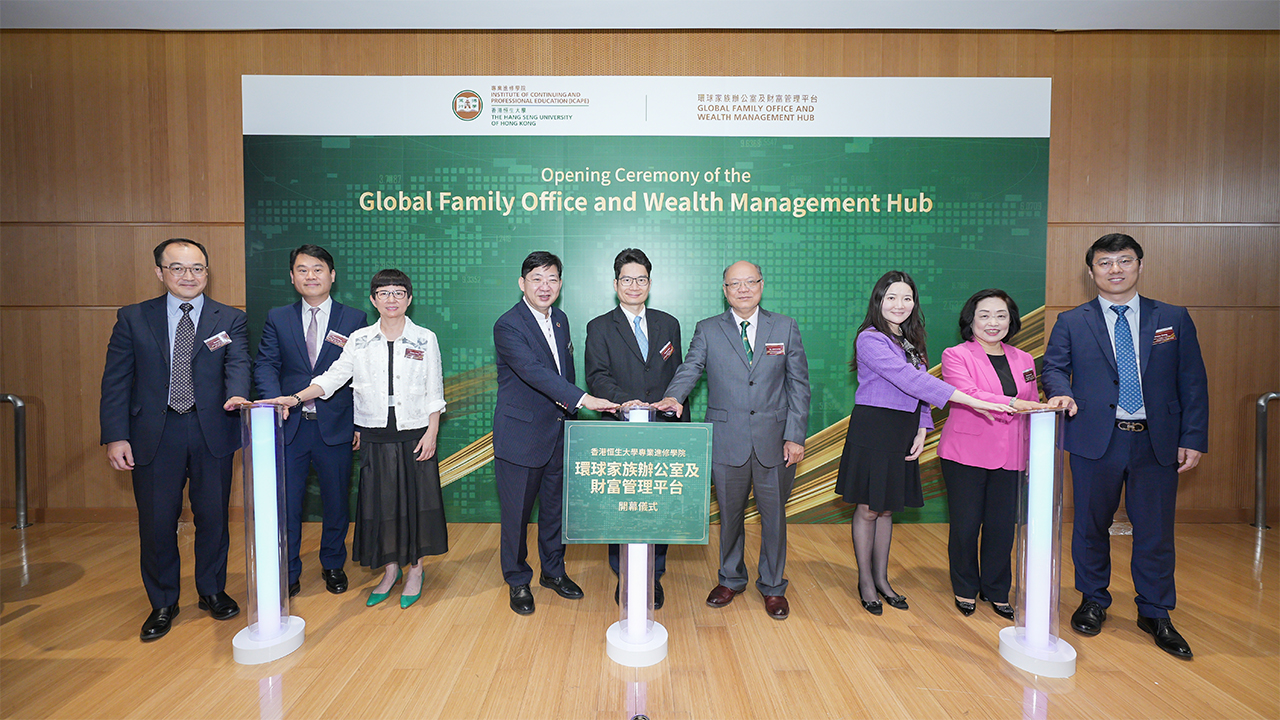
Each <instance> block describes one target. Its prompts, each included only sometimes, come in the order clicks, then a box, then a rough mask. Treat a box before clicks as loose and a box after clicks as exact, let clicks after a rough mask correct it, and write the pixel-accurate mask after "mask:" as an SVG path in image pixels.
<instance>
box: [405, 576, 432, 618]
mask: <svg viewBox="0 0 1280 720" xmlns="http://www.w3.org/2000/svg"><path fill="white" fill-rule="evenodd" d="M426 584H427V578H426V577H423V578H422V582H421V583H420V584H419V585H418V593H417V594H416V595H404V594H401V595H400V609H401V610H406V609H408V607H409V606H410V605H412V604H414V603H416V602H418V598H420V597H422V586H423V585H426Z"/></svg>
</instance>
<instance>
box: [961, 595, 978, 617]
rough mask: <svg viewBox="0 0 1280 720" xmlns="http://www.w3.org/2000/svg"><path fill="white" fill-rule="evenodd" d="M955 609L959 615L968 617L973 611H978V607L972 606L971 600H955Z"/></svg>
mask: <svg viewBox="0 0 1280 720" xmlns="http://www.w3.org/2000/svg"><path fill="white" fill-rule="evenodd" d="M956 609H957V610H959V611H960V614H961V615H964V616H965V617H969V616H970V615H972V614H973V611H974V610H977V609H978V606H977V605H974V604H973V601H972V600H961V599H960V598H956Z"/></svg>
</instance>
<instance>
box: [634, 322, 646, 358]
mask: <svg viewBox="0 0 1280 720" xmlns="http://www.w3.org/2000/svg"><path fill="white" fill-rule="evenodd" d="M643 319H644V318H641V317H640V316H639V315H637V316H636V342H637V343H640V357H641V358H643V359H644V361H645V362H648V361H649V338H647V337H645V336H644V330H643V329H641V327H640V323H641V322H642V321H643Z"/></svg>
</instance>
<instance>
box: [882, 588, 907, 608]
mask: <svg viewBox="0 0 1280 720" xmlns="http://www.w3.org/2000/svg"><path fill="white" fill-rule="evenodd" d="M876 592H877V593H878V594H879V595H880V597H882V598H884V601H885V602H886V603H888V605H889V607H891V608H897V609H898V610H906V609H907V608H909V607H911V606H910V605H908V604H907V596H906V595H885V594H884V593H882V592H880V590H879V588H877V589H876Z"/></svg>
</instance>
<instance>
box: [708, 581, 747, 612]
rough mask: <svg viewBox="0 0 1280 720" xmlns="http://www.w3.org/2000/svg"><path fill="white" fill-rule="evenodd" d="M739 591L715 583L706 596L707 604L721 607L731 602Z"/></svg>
mask: <svg viewBox="0 0 1280 720" xmlns="http://www.w3.org/2000/svg"><path fill="white" fill-rule="evenodd" d="M741 592H742V591H741V590H730V589H729V588H727V587H725V586H723V585H717V586H715V587H713V588H711V594H710V595H708V596H707V604H708V605H710V606H711V607H713V608H722V607H724V606H725V605H728V604H729V603H731V602H733V596H734V595H737V594H738V593H741Z"/></svg>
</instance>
